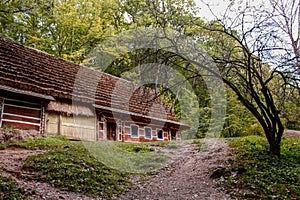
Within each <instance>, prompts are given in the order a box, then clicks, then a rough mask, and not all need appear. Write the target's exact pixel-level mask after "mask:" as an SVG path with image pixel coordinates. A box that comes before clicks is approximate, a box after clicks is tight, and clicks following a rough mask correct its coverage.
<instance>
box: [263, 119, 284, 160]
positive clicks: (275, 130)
mask: <svg viewBox="0 0 300 200" xmlns="http://www.w3.org/2000/svg"><path fill="white" fill-rule="evenodd" d="M276 118H277V117H276ZM264 132H265V135H266V138H267V140H268V143H269V145H270V154H271V155H273V156H277V157H280V143H281V138H282V135H283V132H284V127H283V124H282V122H281V120H280V118H279V116H278V118H277V119H273V121H272V125H271V127H265V128H264Z"/></svg>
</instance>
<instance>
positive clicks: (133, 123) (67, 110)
mask: <svg viewBox="0 0 300 200" xmlns="http://www.w3.org/2000/svg"><path fill="white" fill-rule="evenodd" d="M0 127H12V128H17V129H27V130H36V131H37V132H38V133H39V134H42V135H43V134H45V135H64V136H67V137H68V138H72V139H82V140H91V141H96V140H113V141H137V142H144V141H156V140H161V141H164V140H172V139H180V130H184V129H187V128H188V127H187V126H186V125H184V124H181V123H180V122H178V119H177V118H176V117H175V115H174V113H172V112H171V110H170V109H169V108H168V107H167V106H166V105H165V104H164V102H163V101H162V99H161V98H159V97H157V96H156V94H155V92H154V91H153V90H152V89H150V88H146V87H144V86H138V85H136V84H133V83H132V82H129V81H127V80H124V79H121V78H118V77H114V76H112V75H109V74H106V73H102V72H98V71H95V70H93V69H89V68H87V67H83V66H80V65H77V64H74V63H71V62H68V61H65V60H63V59H60V58H57V57H54V56H52V55H49V54H47V53H44V52H41V51H39V50H36V49H33V48H29V47H25V46H23V45H20V44H17V43H14V42H11V41H9V40H7V39H4V38H0Z"/></svg>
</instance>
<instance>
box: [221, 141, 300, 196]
mask: <svg viewBox="0 0 300 200" xmlns="http://www.w3.org/2000/svg"><path fill="white" fill-rule="evenodd" d="M231 146H232V147H234V149H235V151H236V154H237V156H236V158H235V159H234V160H233V161H230V162H231V165H230V168H229V169H227V170H226V171H225V172H224V177H225V182H226V186H227V188H228V190H229V191H230V192H231V193H232V195H233V196H236V195H238V196H239V197H240V198H241V199H295V200H296V199H299V198H300V140H290V139H283V141H282V146H281V152H282V153H281V158H280V159H278V158H275V157H271V156H270V155H269V154H268V145H267V141H266V139H265V138H263V137H259V136H249V137H243V138H235V139H232V140H231Z"/></svg>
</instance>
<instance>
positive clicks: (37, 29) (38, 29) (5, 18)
mask: <svg viewBox="0 0 300 200" xmlns="http://www.w3.org/2000/svg"><path fill="white" fill-rule="evenodd" d="M114 3H115V2H114V1H103V2H102V1H101V2H99V1H96V0H92V1H90V0H89V1H88V0H68V1H66V0H63V1H60V0H54V1H53V0H43V1H42V0H41V1H33V0H27V1H20V2H19V1H18V0H14V1H5V2H4V5H3V8H5V9H4V10H3V11H2V12H0V15H1V16H0V17H1V21H0V22H1V28H2V29H1V35H4V36H6V37H9V38H12V39H13V40H15V41H18V42H20V43H22V44H24V45H27V46H32V47H35V48H37V49H40V50H43V51H46V52H48V53H50V54H53V55H56V56H59V57H62V58H65V59H68V60H71V61H74V62H81V61H82V60H83V59H84V57H85V55H86V54H88V53H89V52H90V50H91V49H92V48H93V47H95V46H96V45H97V44H98V43H99V42H101V41H102V40H103V39H104V38H105V37H107V36H110V35H112V34H113V33H114V31H115V26H114V23H116V20H115V18H116V15H117V14H118V13H116V14H114V15H113V14H111V13H113V11H114V10H113V9H112V8H113V5H114Z"/></svg>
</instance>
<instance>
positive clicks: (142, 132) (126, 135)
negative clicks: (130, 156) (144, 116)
mask: <svg viewBox="0 0 300 200" xmlns="http://www.w3.org/2000/svg"><path fill="white" fill-rule="evenodd" d="M123 124H124V126H123V141H125V142H126V141H131V142H152V141H168V140H171V137H170V136H171V135H170V134H171V132H170V133H169V131H168V130H167V129H165V128H162V127H163V126H162V125H161V124H154V123H153V124H143V123H137V122H133V121H125V122H124V123H123ZM130 125H137V126H139V136H138V137H131V133H130ZM145 127H150V128H151V129H152V137H151V138H145ZM157 129H162V130H163V135H164V138H163V139H158V137H157Z"/></svg>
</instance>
